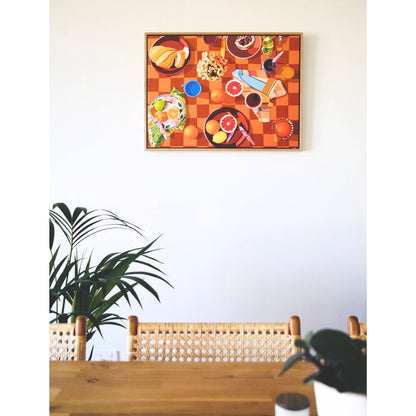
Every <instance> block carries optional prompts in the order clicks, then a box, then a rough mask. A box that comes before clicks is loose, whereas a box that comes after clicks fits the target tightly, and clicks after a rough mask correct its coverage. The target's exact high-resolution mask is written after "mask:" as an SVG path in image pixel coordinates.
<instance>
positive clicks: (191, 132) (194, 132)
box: [183, 124, 198, 140]
mask: <svg viewBox="0 0 416 416" xmlns="http://www.w3.org/2000/svg"><path fill="white" fill-rule="evenodd" d="M197 136H198V128H197V127H195V126H193V125H192V124H191V125H189V126H186V127H185V129H184V130H183V137H184V138H185V139H188V140H193V139H196V138H197Z"/></svg>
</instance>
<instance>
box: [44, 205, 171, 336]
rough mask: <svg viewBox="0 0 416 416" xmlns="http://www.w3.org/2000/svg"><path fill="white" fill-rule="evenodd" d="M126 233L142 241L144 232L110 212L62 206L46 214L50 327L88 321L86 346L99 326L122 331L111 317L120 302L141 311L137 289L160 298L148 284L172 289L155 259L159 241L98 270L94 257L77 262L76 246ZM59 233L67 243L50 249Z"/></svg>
mask: <svg viewBox="0 0 416 416" xmlns="http://www.w3.org/2000/svg"><path fill="white" fill-rule="evenodd" d="M115 229H118V230H124V231H129V232H133V233H136V234H137V235H138V237H139V238H140V239H145V238H144V236H143V233H142V230H141V229H140V228H139V227H138V226H136V225H134V224H133V223H131V222H129V221H126V220H124V219H122V218H120V217H119V216H118V215H116V214H114V213H113V212H111V211H109V210H92V211H88V210H87V208H84V207H77V208H75V209H74V211H73V212H71V210H70V209H69V208H68V206H67V205H66V204H64V203H62V202H59V203H56V204H53V207H52V209H51V210H49V246H50V251H51V259H50V262H49V307H50V313H51V314H52V319H51V322H57V321H58V322H66V321H67V320H68V319H70V320H71V322H75V318H76V317H77V316H78V315H85V316H86V317H87V340H90V339H91V338H92V337H93V335H94V334H95V333H97V332H98V333H99V334H100V335H101V336H102V331H101V327H102V326H103V325H115V326H122V327H124V325H123V324H122V321H123V320H125V319H124V318H122V317H121V316H119V315H117V314H115V313H112V312H110V309H112V308H114V307H117V306H118V302H119V301H120V300H121V299H125V301H126V302H127V304H128V305H130V306H131V301H132V300H134V301H135V302H137V303H138V304H139V306H140V307H142V302H141V301H140V298H139V296H138V289H142V290H146V291H147V292H149V293H151V294H152V295H153V296H154V297H155V298H156V299H157V300H158V301H159V302H160V298H159V295H158V293H157V291H156V290H155V288H154V287H153V285H152V284H151V283H150V282H149V279H153V280H158V281H161V282H163V283H166V284H167V285H169V286H170V287H172V285H171V284H170V283H169V282H168V281H167V280H166V279H165V278H164V277H163V276H164V272H163V271H162V270H161V269H160V267H159V264H161V262H160V261H159V260H157V259H155V258H154V257H153V253H155V252H156V251H157V249H155V248H154V245H155V243H156V241H157V240H158V238H159V237H158V238H156V239H155V240H153V241H151V242H146V244H144V245H143V246H142V247H138V248H135V249H130V250H126V251H122V252H114V253H110V254H107V255H105V256H104V257H103V258H102V259H101V260H100V261H99V262H98V263H97V265H94V264H93V258H92V252H90V253H89V254H88V255H85V254H84V255H83V256H80V255H79V253H78V246H80V245H81V244H82V243H85V241H86V240H87V239H89V238H90V237H92V236H94V235H96V234H98V233H102V232H105V231H108V230H115ZM56 231H58V232H59V233H60V234H61V236H62V237H63V238H64V240H65V241H66V242H67V245H68V247H67V250H66V251H64V249H63V247H62V246H58V247H57V248H56V249H55V248H54V244H55V240H56V237H57V233H56Z"/></svg>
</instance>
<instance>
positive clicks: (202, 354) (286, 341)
mask: <svg viewBox="0 0 416 416" xmlns="http://www.w3.org/2000/svg"><path fill="white" fill-rule="evenodd" d="M297 338H300V319H299V317H297V316H292V317H291V318H290V320H289V322H285V323H219V322H216V323H207V322H204V323H201V322H199V323H191V322H188V323H184V322H176V323H161V322H159V323H149V322H143V323H139V322H138V319H137V316H130V317H129V318H128V327H127V356H126V359H127V361H285V360H286V359H287V358H288V357H290V356H291V355H292V354H294V353H295V352H297V348H296V347H295V340H296V339H297Z"/></svg>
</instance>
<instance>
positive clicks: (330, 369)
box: [280, 329, 367, 394]
mask: <svg viewBox="0 0 416 416" xmlns="http://www.w3.org/2000/svg"><path fill="white" fill-rule="evenodd" d="M295 345H296V346H297V347H298V348H300V349H301V352H298V353H296V354H294V355H292V356H291V357H289V359H288V360H287V361H286V362H285V364H284V366H283V369H282V371H281V372H280V375H281V374H283V373H284V372H285V371H287V370H288V369H289V368H290V367H292V365H293V364H295V363H296V362H297V361H300V360H304V361H308V362H311V363H313V364H315V366H316V367H317V369H318V370H317V371H316V372H315V373H313V374H311V375H309V376H308V377H306V378H305V379H304V380H303V382H304V383H309V382H312V381H314V380H316V381H320V382H321V383H323V384H326V385H327V386H330V387H334V388H335V389H337V390H338V391H339V392H353V393H362V394H367V353H366V346H367V343H366V341H363V340H360V339H352V338H350V337H349V336H348V335H347V334H346V333H344V332H341V331H337V330H332V329H323V330H321V331H318V332H316V333H315V334H314V333H312V332H309V333H308V334H307V335H306V336H305V339H297V340H296V341H295Z"/></svg>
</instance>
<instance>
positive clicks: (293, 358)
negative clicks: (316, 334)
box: [279, 352, 303, 376]
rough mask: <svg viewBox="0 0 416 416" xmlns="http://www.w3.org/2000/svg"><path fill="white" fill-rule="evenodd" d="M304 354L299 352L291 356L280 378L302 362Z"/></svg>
mask: <svg viewBox="0 0 416 416" xmlns="http://www.w3.org/2000/svg"><path fill="white" fill-rule="evenodd" d="M302 356H303V354H302V353H301V352H298V353H296V354H293V355H292V356H290V357H289V358H288V359H287V360H286V361H285V364H284V365H283V368H282V371H281V372H280V374H279V376H281V375H282V374H283V373H285V372H286V371H287V370H289V368H290V367H292V366H293V365H294V364H295V363H297V362H298V361H300V360H301V359H302Z"/></svg>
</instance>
